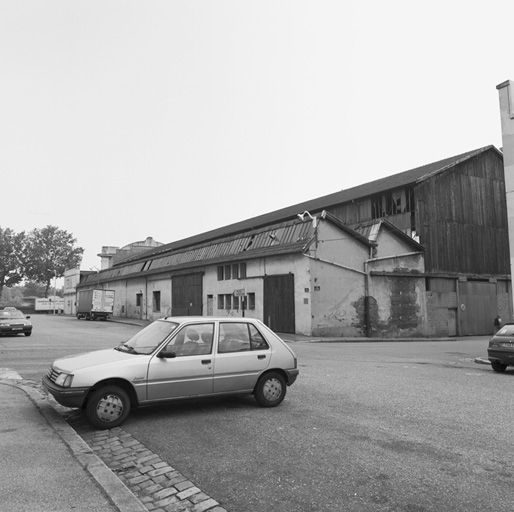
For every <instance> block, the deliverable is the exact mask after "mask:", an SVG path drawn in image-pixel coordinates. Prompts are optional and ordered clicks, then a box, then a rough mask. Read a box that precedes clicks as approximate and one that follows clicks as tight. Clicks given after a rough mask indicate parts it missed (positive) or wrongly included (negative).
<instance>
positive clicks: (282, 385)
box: [254, 372, 287, 407]
mask: <svg viewBox="0 0 514 512" xmlns="http://www.w3.org/2000/svg"><path fill="white" fill-rule="evenodd" d="M286 389H287V386H286V380H285V379H284V377H283V375H282V374H280V373H278V372H269V373H266V374H265V375H263V376H262V377H261V378H260V379H259V381H258V382H257V385H256V386H255V391H254V395H255V400H257V403H258V404H259V405H260V406H261V407H275V406H276V405H278V404H279V403H280V402H282V400H284V397H285V396H286Z"/></svg>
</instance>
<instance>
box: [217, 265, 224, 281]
mask: <svg viewBox="0 0 514 512" xmlns="http://www.w3.org/2000/svg"><path fill="white" fill-rule="evenodd" d="M218 281H223V265H220V266H219V267H218Z"/></svg>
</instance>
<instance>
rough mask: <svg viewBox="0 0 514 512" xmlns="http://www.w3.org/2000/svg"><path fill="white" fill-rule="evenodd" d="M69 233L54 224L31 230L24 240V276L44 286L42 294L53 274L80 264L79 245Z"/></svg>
mask: <svg viewBox="0 0 514 512" xmlns="http://www.w3.org/2000/svg"><path fill="white" fill-rule="evenodd" d="M76 241H77V240H76V239H75V238H73V235H72V234H71V233H68V232H67V231H65V230H63V229H59V228H58V227H57V226H46V227H44V228H42V229H34V230H33V231H31V232H30V233H29V234H28V236H27V237H26V240H25V250H24V274H25V277H27V278H28V279H30V280H32V281H35V282H37V283H41V284H44V285H45V297H47V296H48V289H49V288H50V283H51V282H52V279H53V278H54V277H62V276H63V275H64V271H65V270H67V269H70V268H75V267H77V266H78V265H79V264H80V261H81V259H82V253H83V252H84V249H82V247H75V243H76Z"/></svg>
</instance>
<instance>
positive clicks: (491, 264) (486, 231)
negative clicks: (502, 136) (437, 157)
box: [414, 149, 510, 274]
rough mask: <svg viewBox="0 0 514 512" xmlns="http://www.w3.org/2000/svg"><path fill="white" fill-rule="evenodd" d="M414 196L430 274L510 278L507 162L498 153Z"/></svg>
mask: <svg viewBox="0 0 514 512" xmlns="http://www.w3.org/2000/svg"><path fill="white" fill-rule="evenodd" d="M414 195H415V201H416V228H417V231H418V233H419V235H420V242H421V244H422V245H424V246H425V249H426V253H425V266H426V270H427V271H428V272H459V273H467V274H509V273H510V263H509V246H508V228H507V208H506V200H505V180H504V175H503V162H502V159H501V157H500V156H499V155H498V154H497V153H496V152H495V151H494V150H492V149H491V150H490V151H487V152H485V153H482V154H480V155H479V156H477V157H475V158H472V159H470V160H467V161H465V162H463V163H461V164H459V165H457V166H456V167H455V168H454V169H450V170H448V171H446V172H442V173H439V174H436V175H434V176H433V177H431V178H430V179H428V180H426V181H424V182H422V183H420V184H418V185H417V186H416V187H415V190H414Z"/></svg>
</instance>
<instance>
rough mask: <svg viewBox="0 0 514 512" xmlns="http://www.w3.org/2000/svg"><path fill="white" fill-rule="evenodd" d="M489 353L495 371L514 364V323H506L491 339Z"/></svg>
mask: <svg viewBox="0 0 514 512" xmlns="http://www.w3.org/2000/svg"><path fill="white" fill-rule="evenodd" d="M487 355H488V357H489V361H491V366H492V368H493V370H494V371H495V372H504V371H505V370H506V369H507V366H514V323H506V324H505V325H504V326H503V327H502V328H501V329H500V330H499V331H498V332H497V333H496V334H495V335H494V336H493V337H492V338H491V339H490V340H489V347H488V348H487Z"/></svg>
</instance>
